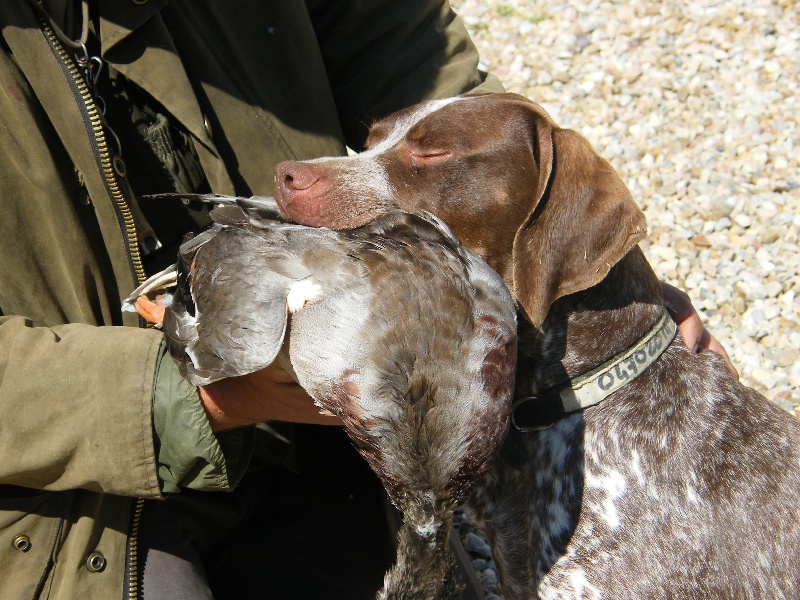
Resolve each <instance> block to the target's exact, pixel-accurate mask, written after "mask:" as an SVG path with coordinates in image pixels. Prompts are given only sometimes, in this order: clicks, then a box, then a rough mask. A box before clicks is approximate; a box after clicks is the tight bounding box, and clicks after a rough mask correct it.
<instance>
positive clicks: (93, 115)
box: [39, 16, 147, 285]
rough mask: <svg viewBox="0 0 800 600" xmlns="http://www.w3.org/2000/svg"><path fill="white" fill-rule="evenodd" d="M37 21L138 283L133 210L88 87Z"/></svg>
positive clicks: (47, 28) (139, 270)
mask: <svg viewBox="0 0 800 600" xmlns="http://www.w3.org/2000/svg"><path fill="white" fill-rule="evenodd" d="M39 21H40V23H41V26H42V31H43V32H44V35H45V38H46V39H47V42H48V43H49V44H50V47H51V49H52V50H53V53H54V54H55V56H56V58H57V59H58V62H59V63H60V64H61V68H62V69H63V71H64V73H65V74H66V75H67V79H68V80H69V82H70V86H71V87H72V89H73V91H74V92H75V97H76V98H77V99H78V100H79V102H78V105H79V106H80V108H81V112H82V113H83V118H84V123H85V124H86V126H87V130H88V131H89V133H90V136H89V137H90V139H91V142H92V148H93V149H94V153H95V158H96V159H97V162H98V166H99V167H100V172H101V174H102V176H103V181H104V182H105V185H106V189H107V190H108V193H109V195H110V196H111V197H112V198H113V200H114V206H115V208H116V213H117V218H118V219H119V222H120V228H121V230H122V232H123V234H124V236H123V237H124V239H125V246H126V249H127V251H128V257H129V261H130V266H131V270H132V271H133V274H134V276H135V279H136V281H137V285H138V284H141V283H142V282H144V280H145V279H146V278H147V277H146V276H145V272H144V266H143V265H142V255H141V251H140V250H139V241H138V238H137V235H136V222H135V221H134V218H133V213H132V212H131V209H130V207H129V206H128V202H127V201H126V200H125V195H124V194H123V193H122V189H121V188H120V185H119V182H118V181H117V177H116V175H115V171H114V163H113V159H112V154H111V152H112V151H111V149H110V147H109V145H108V140H107V138H106V135H105V132H104V130H103V122H102V119H101V118H100V112H99V111H98V109H97V105H96V104H95V102H94V99H93V97H92V92H91V91H90V90H89V86H87V85H86V82H85V81H84V79H83V75H82V74H81V72H80V70H79V69H78V67H77V65H76V64H75V61H74V60H73V59H72V58H71V57H70V55H69V53H68V52H67V51H66V49H65V48H64V45H63V44H62V43H61V40H60V39H59V38H58V36H57V35H56V33H55V32H54V31H53V28H52V27H51V26H50V25H49V24H48V23H47V22H46V21H44V20H43V19H42V18H41V16H39Z"/></svg>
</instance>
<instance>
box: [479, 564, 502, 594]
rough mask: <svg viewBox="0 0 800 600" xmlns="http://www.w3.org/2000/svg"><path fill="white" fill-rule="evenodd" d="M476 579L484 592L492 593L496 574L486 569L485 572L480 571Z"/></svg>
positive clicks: (495, 583)
mask: <svg viewBox="0 0 800 600" xmlns="http://www.w3.org/2000/svg"><path fill="white" fill-rule="evenodd" d="M478 579H479V580H480V582H481V586H482V587H483V589H485V590H488V591H492V592H493V591H494V590H495V589H496V588H497V583H498V581H497V573H495V572H494V571H492V570H491V569H486V570H485V571H482V572H481V573H480V574H479V575H478Z"/></svg>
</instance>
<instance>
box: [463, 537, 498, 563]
mask: <svg viewBox="0 0 800 600" xmlns="http://www.w3.org/2000/svg"><path fill="white" fill-rule="evenodd" d="M464 549H465V550H466V551H467V552H470V553H472V554H476V555H477V556H480V557H483V558H487V559H488V558H490V557H491V556H492V549H491V548H490V547H489V544H487V543H486V542H485V541H484V540H483V539H481V538H480V537H478V535H477V534H475V533H468V534H467V535H466V536H465V537H464Z"/></svg>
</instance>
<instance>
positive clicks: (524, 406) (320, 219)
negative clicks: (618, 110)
mask: <svg viewBox="0 0 800 600" xmlns="http://www.w3.org/2000/svg"><path fill="white" fill-rule="evenodd" d="M367 147H368V149H367V150H366V151H365V152H363V153H361V154H358V155H355V156H352V157H347V158H326V159H318V160H314V161H307V162H284V163H281V164H280V165H278V167H277V168H276V190H275V196H276V199H277V201H278V203H279V205H280V207H281V210H282V211H283V212H284V213H285V214H286V215H287V216H288V217H290V218H291V219H293V220H295V221H297V222H299V223H303V224H307V225H315V226H327V227H331V228H334V229H340V228H350V227H354V226H356V225H360V224H363V223H366V222H368V221H370V220H371V219H373V218H375V217H376V216H378V215H380V214H382V213H383V212H385V211H386V210H387V209H389V208H392V207H399V208H402V209H405V210H410V211H423V210H425V211H430V212H432V213H434V214H435V215H437V216H438V217H440V218H441V219H442V220H444V221H445V222H446V223H447V224H448V225H449V226H450V227H451V228H452V229H453V231H454V232H455V233H456V235H457V236H458V237H459V238H460V239H461V240H462V241H463V242H464V243H465V244H466V245H467V246H468V247H469V248H470V249H471V250H472V251H473V252H475V253H477V254H478V255H480V256H481V257H482V258H484V259H485V260H486V261H487V262H488V263H489V264H490V265H491V266H492V267H493V268H494V269H495V270H496V271H497V272H498V273H499V274H500V275H501V276H502V277H503V279H504V281H505V282H506V284H507V285H508V287H509V289H511V291H512V293H513V295H514V298H515V300H516V302H517V306H518V309H519V312H520V316H521V318H520V332H519V336H520V343H519V361H518V367H517V381H516V397H517V398H518V400H517V408H516V411H515V414H514V427H512V428H511V430H510V433H509V435H508V437H507V439H506V442H505V445H504V449H503V452H502V453H501V456H500V458H498V459H497V460H496V463H495V465H494V468H493V470H492V471H491V473H490V475H489V476H488V478H487V479H486V480H485V481H484V483H483V484H482V486H481V487H480V489H479V490H478V492H477V493H476V494H475V495H474V497H473V498H472V500H471V501H470V505H469V507H470V510H471V512H472V514H473V518H474V519H475V520H476V522H477V524H478V525H479V526H480V527H481V528H482V529H483V530H484V531H485V532H486V533H487V535H488V536H489V538H490V541H491V543H492V547H493V550H494V552H495V560H496V563H497V565H498V570H499V573H500V576H501V582H502V590H503V593H504V595H505V597H506V598H507V599H508V600H511V599H528V598H618V599H626V600H627V599H631V598H635V599H642V598H672V599H687V600H688V599H693V600H694V599H698V598H731V599H739V598H787V599H789V598H791V599H796V598H800V575H798V573H800V568H799V565H800V421H798V420H796V419H795V418H793V417H791V416H790V415H789V414H788V413H785V412H784V411H782V410H780V409H779V408H777V407H776V406H774V405H772V404H771V403H769V402H768V401H767V400H766V399H764V398H763V397H762V396H760V395H758V394H757V393H756V392H754V391H753V390H751V389H748V388H746V387H744V386H742V385H741V384H739V383H738V381H736V379H735V378H734V377H733V376H732V375H730V373H729V372H728V371H727V369H726V366H725V364H724V362H723V360H722V359H721V358H720V357H719V356H717V355H715V354H714V353H711V352H705V351H704V352H700V353H697V354H695V353H693V352H692V351H691V350H690V349H689V348H687V347H686V346H685V344H684V343H683V342H682V340H681V338H680V336H679V335H678V336H675V330H674V325H672V321H671V320H670V319H669V318H667V319H664V318H663V317H664V315H665V307H664V302H663V299H662V294H661V285H660V283H659V281H658V279H657V277H656V275H655V274H654V273H653V271H652V269H651V268H650V266H649V265H648V263H647V261H646V259H645V257H644V255H643V253H642V252H641V250H640V249H639V248H638V246H637V244H638V242H639V241H640V240H641V239H642V238H643V237H644V236H645V234H646V223H645V218H644V215H643V214H642V212H641V211H640V210H639V208H638V207H637V206H636V204H635V203H634V201H633V199H632V198H631V195H630V193H629V192H628V190H627V189H626V187H625V185H624V184H623V182H622V181H621V180H620V178H619V177H618V175H617V174H616V173H615V172H614V170H613V168H612V167H611V166H610V165H609V163H608V162H606V161H605V160H604V159H602V158H601V157H599V156H598V155H597V154H596V153H595V151H594V150H593V149H592V148H591V146H590V145H589V143H588V142H587V141H586V140H585V139H584V138H583V137H581V136H580V135H579V134H577V133H575V132H574V131H570V130H567V129H562V128H559V127H558V126H556V125H555V124H554V123H553V121H552V120H551V119H550V118H549V116H548V115H547V114H546V113H545V111H544V110H543V109H542V108H541V107H539V106H538V105H537V104H535V103H533V102H531V101H528V100H526V99H524V98H522V97H519V96H515V95H511V94H502V95H489V96H475V97H459V98H451V99H445V100H438V101H432V102H429V103H425V104H421V105H418V106H415V107H412V108H410V109H407V110H405V111H402V112H399V113H397V114H394V115H392V116H390V117H388V118H386V119H384V120H383V121H380V122H379V123H377V124H376V125H375V126H374V127H373V128H372V129H371V132H370V134H369V138H368V140H367ZM441 434H442V435H447V432H441Z"/></svg>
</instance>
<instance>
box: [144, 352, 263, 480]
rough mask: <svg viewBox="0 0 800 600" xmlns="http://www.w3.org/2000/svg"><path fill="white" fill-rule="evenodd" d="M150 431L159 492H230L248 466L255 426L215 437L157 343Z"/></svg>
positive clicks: (199, 406)
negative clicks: (154, 443)
mask: <svg viewBox="0 0 800 600" xmlns="http://www.w3.org/2000/svg"><path fill="white" fill-rule="evenodd" d="M153 433H154V436H155V442H156V457H157V461H158V465H157V466H158V478H159V481H160V483H161V491H162V492H163V493H165V494H166V493H176V492H179V491H180V490H181V488H191V489H195V490H203V491H230V490H232V489H233V488H234V487H235V486H236V484H238V483H239V480H240V479H241V476H242V474H243V473H244V471H245V469H246V468H247V464H248V463H249V461H250V456H251V454H252V451H253V444H254V441H255V428H254V427H242V428H239V429H232V430H230V431H224V432H219V433H216V434H215V433H214V432H212V431H211V425H210V424H209V422H208V418H207V417H206V413H205V411H204V410H203V406H202V404H201V403H200V398H199V397H198V395H197V388H196V387H194V386H193V385H191V384H190V383H189V382H188V381H186V380H185V379H184V378H183V377H182V376H181V374H180V372H179V370H178V367H177V365H176V364H175V362H174V361H173V360H172V358H171V357H170V356H169V355H168V354H167V350H166V344H165V343H163V342H162V344H161V348H160V349H159V356H158V359H157V361H156V372H155V377H154V383H153Z"/></svg>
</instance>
